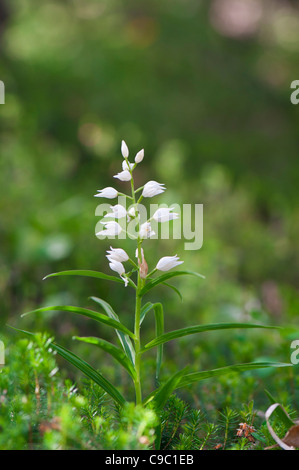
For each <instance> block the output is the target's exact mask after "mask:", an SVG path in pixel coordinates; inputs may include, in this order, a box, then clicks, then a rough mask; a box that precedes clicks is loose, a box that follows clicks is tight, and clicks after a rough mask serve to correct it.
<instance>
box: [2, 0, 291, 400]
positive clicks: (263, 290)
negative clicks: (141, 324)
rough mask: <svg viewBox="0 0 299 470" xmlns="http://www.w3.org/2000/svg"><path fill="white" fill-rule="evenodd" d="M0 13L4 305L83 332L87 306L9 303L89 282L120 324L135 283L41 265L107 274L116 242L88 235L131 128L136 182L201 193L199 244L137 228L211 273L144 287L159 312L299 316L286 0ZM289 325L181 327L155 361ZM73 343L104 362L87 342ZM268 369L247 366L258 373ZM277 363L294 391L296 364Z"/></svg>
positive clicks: (180, 199) (208, 355) (171, 366)
mask: <svg viewBox="0 0 299 470" xmlns="http://www.w3.org/2000/svg"><path fill="white" fill-rule="evenodd" d="M0 18H1V20H0V32H1V37H0V50H1V64H0V79H1V80H3V81H4V83H5V85H6V103H5V105H1V107H0V123H1V124H0V125H1V128H0V133H1V153H0V185H1V199H0V212H1V218H0V247H1V248H0V308H1V310H0V312H1V320H2V322H4V321H6V320H7V319H8V320H7V321H8V323H9V324H11V325H15V326H17V327H20V328H24V329H26V328H28V329H31V330H35V331H39V330H42V331H45V330H46V331H50V332H52V334H53V335H55V337H56V339H57V341H58V340H59V341H60V342H61V343H63V344H65V345H68V344H69V342H70V340H69V338H70V337H71V336H72V335H73V334H77V333H80V334H81V335H84V334H91V333H94V327H93V325H92V323H90V322H88V321H86V320H84V319H80V318H72V317H71V316H70V315H68V314H59V313H57V312H56V313H55V312H53V313H50V314H49V315H47V316H44V317H41V316H36V317H34V319H33V318H32V317H31V318H29V317H28V319H20V314H21V313H22V312H25V311H28V310H30V309H33V308H36V307H38V306H44V305H51V304H52V305H54V304H56V305H59V304H70V305H72V304H73V305H83V306H89V307H91V306H92V304H91V302H90V301H89V300H88V297H89V296H90V295H98V296H99V297H102V298H104V299H106V300H107V301H108V302H110V303H111V304H112V305H113V307H114V308H115V309H116V311H118V312H119V313H120V315H121V316H122V318H123V320H124V321H125V322H126V323H127V324H128V326H131V325H132V317H133V311H132V306H133V298H132V294H131V293H130V292H129V290H126V289H124V288H121V287H120V286H119V285H110V284H109V283H107V282H105V281H103V282H97V281H95V280H85V279H79V278H76V279H75V278H57V279H50V280H48V281H45V282H42V278H43V277H44V276H45V275H46V274H48V273H50V272H55V271H59V270H64V269H79V268H84V269H95V270H100V271H104V272H107V273H108V271H109V268H108V266H107V262H106V259H105V250H106V249H107V248H108V247H109V245H110V242H109V241H107V242H106V241H104V242H103V241H99V240H98V239H97V238H96V237H95V235H94V231H95V225H96V223H97V222H98V218H97V217H96V216H95V209H96V206H97V203H98V200H96V199H94V198H93V194H95V192H96V190H97V189H101V188H103V187H105V186H110V185H115V180H113V175H114V174H115V173H116V172H117V171H119V167H120V163H121V159H122V157H121V154H120V142H121V140H122V139H125V141H126V142H127V144H128V146H129V148H130V151H131V154H133V155H135V153H136V152H137V151H138V150H140V148H144V149H145V158H144V162H143V163H142V165H140V167H139V168H138V173H137V179H138V181H139V182H140V183H141V184H143V183H144V182H146V181H147V180H149V179H155V180H157V181H159V182H163V183H165V185H166V187H167V188H168V191H167V193H165V194H164V195H163V196H162V197H160V198H159V201H158V198H157V200H155V201H154V202H166V203H171V202H174V203H179V204H182V203H202V204H204V244H203V247H202V249H201V250H198V251H193V252H192V251H184V247H183V241H178V240H173V241H172V240H171V241H163V242H161V243H159V244H158V243H156V242H150V241H149V242H147V243H146V245H147V246H146V249H147V253H148V260H151V261H152V263H155V262H156V260H157V259H158V258H159V257H161V256H164V255H167V254H175V253H178V255H179V256H180V257H181V258H182V259H183V260H184V261H185V264H184V266H185V267H186V268H187V269H192V270H196V271H198V272H200V273H202V274H204V275H205V276H206V280H205V281H198V280H194V279H190V278H188V279H182V280H180V281H178V282H177V283H176V286H178V287H179V288H180V289H181V291H182V292H183V296H184V301H183V303H181V301H180V300H179V299H178V297H176V294H175V293H173V292H172V291H168V290H167V288H160V289H157V291H156V293H155V294H153V296H152V297H151V298H149V299H147V300H162V301H163V302H164V303H165V313H166V329H172V328H179V327H181V326H183V325H187V324H188V325H193V324H196V323H200V322H214V321H229V320H234V321H253V320H254V321H262V322H263V323H266V324H280V325H293V326H294V325H295V326H296V322H297V321H298V311H299V300H298V281H299V274H298V266H299V251H298V236H299V208H298V201H299V191H298V187H299V165H298V148H299V135H298V126H299V106H294V105H292V104H291V102H290V94H291V90H290V84H291V82H292V81H293V80H295V79H298V78H299V62H298V54H299V6H298V2H296V1H291V0H288V1H287V0H279V1H278V0H277V1H275V0H211V1H203V0H201V1H200V0H171V1H170V0H162V1H161V0H159V1H158V0H143V1H142V2H140V1H139V0H68V1H67V0H65V1H62V0H59V1H58V0H57V1H55V0H51V1H50V0H43V1H42V2H41V1H40V0H1V1H0ZM120 185H123V188H124V189H125V187H126V183H120ZM118 245H119V246H123V247H125V248H126V249H128V250H133V247H132V245H131V244H130V242H126V243H125V244H123V243H119V244H118ZM152 320H153V319H152V318H148V319H147V320H146V322H145V332H144V337H150V335H151V334H152V332H153V325H152ZM297 324H298V323H297ZM98 333H99V334H101V335H105V337H106V338H107V336H108V338H109V335H112V333H110V331H109V330H108V329H103V331H98ZM297 337H298V338H299V334H298V335H297ZM111 338H112V336H111ZM289 340H290V337H282V336H281V335H279V334H278V333H271V334H270V333H267V334H265V333H260V332H254V334H252V333H246V332H242V334H241V333H240V332H239V333H238V332H229V333H222V334H219V335H218V334H217V333H211V334H210V335H209V336H208V335H207V336H205V335H204V336H203V337H202V338H201V339H199V338H198V337H197V338H196V337H192V338H191V339H190V338H189V339H188V341H186V340H181V341H179V342H178V343H176V345H175V344H173V343H170V344H169V345H168V346H167V348H166V355H167V357H168V358H170V357H171V358H172V361H171V360H170V359H169V360H168V362H167V364H166V365H165V373H166V372H167V371H168V370H175V369H176V368H177V367H178V366H184V365H185V364H186V363H190V364H192V365H193V367H194V368H195V369H198V368H207V367H214V366H215V367H216V366H223V365H227V364H229V363H234V362H241V361H243V362H247V361H250V360H255V359H261V358H263V359H264V358H267V359H271V360H279V361H282V362H288V361H289V351H290V349H289V344H290V341H289ZM71 347H72V349H73V350H74V349H76V348H77V350H78V346H77V345H74V344H72V345H71ZM79 348H81V351H82V352H83V353H85V354H87V355H89V356H90V361H91V362H93V363H99V362H98V361H99V357H100V358H101V361H100V363H101V367H102V369H103V370H104V371H105V368H108V367H109V360H108V359H107V358H106V357H105V356H103V357H102V356H99V355H100V352H99V351H94V350H93V351H92V352H91V351H90V349H89V348H88V347H87V348H85V346H82V345H80V347H79ZM150 360H151V358H149V361H150ZM152 365H153V367H154V358H152ZM64 366H65V364H64ZM108 372H109V371H108ZM72 373H74V371H72ZM263 374H264V375H263ZM265 374H266V372H259V373H258V374H257V373H256V374H255V375H254V377H257V376H258V377H260V380H261V387H262V386H263V383H262V382H263V380H265V376H266V375H265ZM267 374H271V372H267ZM276 374H277V372H276ZM281 374H282V375H281V376H282V377H284V379H285V378H286V377H287V380H288V382H287V386H286V390H288V391H289V390H293V392H294V376H291V377H290V376H289V375H286V374H292V373H290V372H281ZM284 374H285V375H284ZM252 377H253V375H250V374H249V375H248V380H249V381H250V380H251V381H252V382H251V383H252V388H251V389H250V387H249V388H248V390H249V391H248V395H250V394H251V395H252V394H253V393H254V392H253V390H254V388H256V380H257V379H256V378H255V379H253V378H252ZM223 380H224V379H223ZM236 380H238V379H236ZM267 380H268V379H267ZM275 380H278V379H277V377H276V379H275ZM219 383H220V384H222V385H221V386H222V387H223V390H224V391H225V390H226V389H225V387H227V393H226V394H225V393H224V394H223V397H224V398H223V400H228V396H229V395H230V394H232V393H233V391H232V390H234V387H233V385H232V383H228V382H224V381H222V382H221V380H220V381H219V382H218V385H217V384H216V385H213V387H219V386H220V385H219ZM236 383H237V382H236ZM253 384H255V386H253ZM210 387H212V385H210ZM277 387H278V385H277ZM292 387H293V388H292ZM278 388H279V387H278ZM194 390H195V389H194ZM250 390H251V391H250ZM197 393H199V392H198V391H197ZM235 393H239V392H237V391H236V392H235ZM286 393H288V392H287V391H286ZM294 393H295V392H294ZM243 394H244V396H245V398H244V399H246V398H247V397H246V390H243ZM219 396H220V395H219V394H218V398H219ZM215 400H216V398H215Z"/></svg>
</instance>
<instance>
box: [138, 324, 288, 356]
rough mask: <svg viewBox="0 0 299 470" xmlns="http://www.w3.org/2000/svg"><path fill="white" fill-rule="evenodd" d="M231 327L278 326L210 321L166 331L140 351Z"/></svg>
mask: <svg viewBox="0 0 299 470" xmlns="http://www.w3.org/2000/svg"><path fill="white" fill-rule="evenodd" d="M232 328H245V329H247V328H269V329H278V328H279V327H275V326H266V325H255V324H250V323H211V324H208V325H196V326H189V327H187V328H181V329H180V330H173V331H170V332H168V333H165V334H163V335H161V336H158V337H157V338H155V339H153V340H152V341H150V342H149V343H147V344H146V345H145V346H144V348H143V349H142V350H141V352H142V353H143V352H145V351H147V350H149V349H151V348H154V347H155V346H158V345H159V344H162V343H166V342H167V341H171V340H173V339H176V338H181V337H183V336H189V335H193V334H195V333H203V332H204V331H214V330H227V329H232Z"/></svg>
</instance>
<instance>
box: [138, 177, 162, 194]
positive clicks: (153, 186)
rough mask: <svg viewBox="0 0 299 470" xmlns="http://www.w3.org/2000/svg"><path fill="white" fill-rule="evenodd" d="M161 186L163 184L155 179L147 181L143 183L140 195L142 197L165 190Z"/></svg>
mask: <svg viewBox="0 0 299 470" xmlns="http://www.w3.org/2000/svg"><path fill="white" fill-rule="evenodd" d="M163 186H164V184H160V183H157V181H148V183H146V184H145V185H144V188H143V191H142V196H143V197H153V196H157V195H158V194H161V193H163V192H164V191H165V188H164V187H163Z"/></svg>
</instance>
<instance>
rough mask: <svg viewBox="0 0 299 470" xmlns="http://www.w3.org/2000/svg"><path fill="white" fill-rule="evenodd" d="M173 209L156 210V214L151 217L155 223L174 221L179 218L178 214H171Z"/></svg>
mask: <svg viewBox="0 0 299 470" xmlns="http://www.w3.org/2000/svg"><path fill="white" fill-rule="evenodd" d="M172 211H173V208H170V209H169V208H166V207H163V208H160V209H157V210H156V212H155V213H154V215H153V219H154V220H155V221H156V222H169V220H174V219H178V218H179V214H177V213H176V212H172Z"/></svg>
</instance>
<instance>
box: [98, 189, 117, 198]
mask: <svg viewBox="0 0 299 470" xmlns="http://www.w3.org/2000/svg"><path fill="white" fill-rule="evenodd" d="M98 193H99V194H95V196H94V197H106V198H107V199H114V198H115V197H116V196H117V195H118V192H117V191H116V189H114V188H111V186H108V187H107V188H104V189H98Z"/></svg>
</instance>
